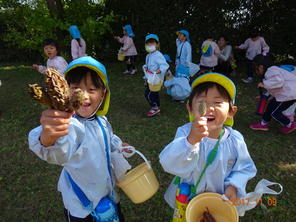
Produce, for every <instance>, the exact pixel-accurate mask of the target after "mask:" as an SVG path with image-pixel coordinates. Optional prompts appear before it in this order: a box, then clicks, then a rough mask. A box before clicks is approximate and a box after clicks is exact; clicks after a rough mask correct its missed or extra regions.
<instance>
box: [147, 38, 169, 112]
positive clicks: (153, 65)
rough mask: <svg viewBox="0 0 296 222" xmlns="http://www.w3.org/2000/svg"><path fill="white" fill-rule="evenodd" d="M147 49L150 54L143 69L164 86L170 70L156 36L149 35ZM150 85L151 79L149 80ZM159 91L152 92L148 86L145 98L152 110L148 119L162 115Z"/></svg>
mask: <svg viewBox="0 0 296 222" xmlns="http://www.w3.org/2000/svg"><path fill="white" fill-rule="evenodd" d="M145 49H146V51H147V52H148V54H147V56H146V63H145V65H144V66H143V69H144V70H145V72H146V75H151V76H152V75H157V79H159V81H160V84H162V82H163V79H164V75H165V73H166V71H167V70H168V68H169V65H168V63H167V62H166V60H165V58H164V56H163V54H162V53H161V52H160V51H158V49H159V38H158V36H157V35H155V34H149V35H147V36H146V38H145ZM148 83H149V79H148ZM159 91H160V88H159V90H157V91H155V90H151V89H150V86H149V84H148V85H147V86H146V90H145V98H146V100H147V101H148V103H149V105H150V110H149V111H148V112H147V114H146V115H147V116H148V117H152V116H155V115H157V114H159V113H160V101H159Z"/></svg>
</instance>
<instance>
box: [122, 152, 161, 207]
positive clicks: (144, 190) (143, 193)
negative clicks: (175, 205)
mask: <svg viewBox="0 0 296 222" xmlns="http://www.w3.org/2000/svg"><path fill="white" fill-rule="evenodd" d="M135 152H136V153H137V154H139V155H140V156H141V157H142V158H143V159H144V160H145V162H144V163H142V164H140V165H138V166H137V167H135V168H134V169H132V170H130V171H129V172H128V173H126V174H125V175H123V176H122V177H121V178H119V180H118V181H117V185H118V186H119V187H120V188H121V189H122V190H123V191H124V193H125V194H126V195H127V196H128V197H129V198H130V199H131V201H132V202H134V203H136V204H137V203H142V202H144V201H146V200H148V199H150V198H151V197H152V196H153V195H154V194H155V193H156V192H157V190H158V188H159V183H158V180H157V178H156V176H155V174H154V172H153V170H152V168H151V165H150V163H149V162H148V161H147V159H146V158H145V156H144V155H143V154H142V153H140V152H139V151H137V150H135Z"/></svg>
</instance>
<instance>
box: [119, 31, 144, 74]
mask: <svg viewBox="0 0 296 222" xmlns="http://www.w3.org/2000/svg"><path fill="white" fill-rule="evenodd" d="M133 37H135V34H134V32H133V30H132V26H131V25H125V26H124V27H123V37H122V38H120V37H119V36H115V37H114V38H115V39H116V40H117V41H118V42H120V43H122V44H123V46H122V48H121V52H123V54H124V55H125V61H126V70H125V71H124V72H123V74H130V75H134V74H135V73H136V72H137V69H136V66H135V61H136V56H137V55H138V53H137V49H136V47H135V44H134V41H133Z"/></svg>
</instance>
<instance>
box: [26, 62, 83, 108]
mask: <svg viewBox="0 0 296 222" xmlns="http://www.w3.org/2000/svg"><path fill="white" fill-rule="evenodd" d="M29 89H30V91H29V94H30V96H31V97H32V98H33V99H34V100H36V101H37V102H38V103H40V104H41V105H45V106H48V107H50V108H52V109H57V110H60V111H66V112H73V111H74V110H77V109H79V107H80V106H82V105H83V102H84V100H85V97H84V94H83V92H82V91H81V90H80V89H77V90H75V91H74V92H73V93H72V95H70V89H69V86H68V83H67V81H66V80H65V78H64V77H63V76H62V75H61V74H60V73H59V72H58V71H56V70H55V69H52V68H49V69H47V70H46V71H45V87H40V86H39V85H38V84H32V85H31V84H29Z"/></svg>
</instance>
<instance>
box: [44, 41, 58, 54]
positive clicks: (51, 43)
mask: <svg viewBox="0 0 296 222" xmlns="http://www.w3.org/2000/svg"><path fill="white" fill-rule="evenodd" d="M47 45H51V46H54V47H56V49H57V51H59V50H58V48H59V47H58V43H57V42H56V41H55V40H53V39H45V40H44V41H43V47H45V46H47Z"/></svg>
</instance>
